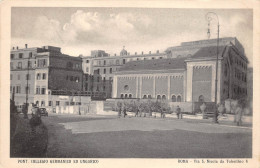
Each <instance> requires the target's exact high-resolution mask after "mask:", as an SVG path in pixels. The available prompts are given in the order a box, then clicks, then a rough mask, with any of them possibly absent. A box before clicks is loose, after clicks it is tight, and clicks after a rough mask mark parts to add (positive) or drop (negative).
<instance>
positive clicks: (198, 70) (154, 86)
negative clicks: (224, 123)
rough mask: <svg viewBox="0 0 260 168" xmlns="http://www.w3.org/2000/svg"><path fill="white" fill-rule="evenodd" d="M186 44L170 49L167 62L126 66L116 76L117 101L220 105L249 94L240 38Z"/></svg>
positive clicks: (163, 60)
mask: <svg viewBox="0 0 260 168" xmlns="http://www.w3.org/2000/svg"><path fill="white" fill-rule="evenodd" d="M216 42H217V40H216V39H212V40H201V41H195V42H185V43H182V44H181V46H177V47H170V48H168V49H167V50H166V53H167V54H166V55H167V59H161V60H158V59H157V60H143V61H133V62H129V63H126V64H125V65H124V66H122V67H121V68H120V69H119V70H118V71H117V72H116V73H115V75H114V81H113V98H154V99H166V100H169V101H173V102H177V101H179V102H200V101H205V102H214V100H215V79H216V69H217V68H216V62H217V61H216V58H217V49H218V53H219V54H218V56H219V60H218V78H217V102H223V101H224V100H226V99H228V98H232V99H239V98H241V97H245V96H246V95H247V64H248V60H247V58H246V56H245V54H244V49H243V47H242V45H241V44H240V43H239V42H238V40H237V39H236V38H221V39H220V40H219V47H217V43H216Z"/></svg>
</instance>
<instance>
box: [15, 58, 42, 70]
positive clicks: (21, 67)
mask: <svg viewBox="0 0 260 168" xmlns="http://www.w3.org/2000/svg"><path fill="white" fill-rule="evenodd" d="M32 62H33V61H26V62H25V66H23V63H22V62H17V64H16V65H17V66H15V63H14V62H10V69H11V70H13V69H23V67H24V68H32ZM26 64H27V65H26ZM35 65H36V61H35ZM35 65H34V66H35ZM37 67H39V68H41V67H47V61H46V59H40V60H38V61H37Z"/></svg>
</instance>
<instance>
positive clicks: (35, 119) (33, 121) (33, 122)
mask: <svg viewBox="0 0 260 168" xmlns="http://www.w3.org/2000/svg"><path fill="white" fill-rule="evenodd" d="M29 123H30V126H31V127H32V128H33V127H36V126H38V125H40V124H41V123H42V120H41V117H39V116H38V115H32V118H31V119H30V121H29Z"/></svg>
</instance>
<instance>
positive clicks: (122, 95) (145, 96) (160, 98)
mask: <svg viewBox="0 0 260 168" xmlns="http://www.w3.org/2000/svg"><path fill="white" fill-rule="evenodd" d="M120 97H121V98H122V99H127V98H132V94H131V93H129V94H123V93H122V94H121V95H120ZM143 99H152V96H151V95H143ZM156 99H157V100H166V96H165V95H157V97H156ZM171 100H172V102H181V101H182V100H181V95H178V96H175V95H172V99H171Z"/></svg>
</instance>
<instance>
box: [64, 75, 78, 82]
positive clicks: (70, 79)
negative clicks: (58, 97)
mask: <svg viewBox="0 0 260 168" xmlns="http://www.w3.org/2000/svg"><path fill="white" fill-rule="evenodd" d="M66 80H69V81H72V82H77V83H78V82H79V81H80V78H79V77H78V76H69V75H67V76H66Z"/></svg>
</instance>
